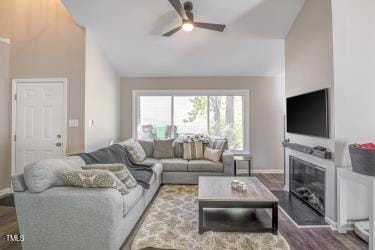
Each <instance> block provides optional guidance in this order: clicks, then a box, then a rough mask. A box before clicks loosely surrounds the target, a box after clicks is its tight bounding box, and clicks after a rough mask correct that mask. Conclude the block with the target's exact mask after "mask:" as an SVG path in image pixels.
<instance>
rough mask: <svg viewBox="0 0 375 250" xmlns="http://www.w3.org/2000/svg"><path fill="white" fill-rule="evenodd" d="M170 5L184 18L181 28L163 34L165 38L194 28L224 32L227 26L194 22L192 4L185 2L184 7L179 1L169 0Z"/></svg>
mask: <svg viewBox="0 0 375 250" xmlns="http://www.w3.org/2000/svg"><path fill="white" fill-rule="evenodd" d="M168 1H169V2H170V4H172V6H173V7H174V8H175V10H176V11H177V13H178V14H179V15H180V17H181V18H182V24H181V26H178V27H177V28H174V29H173V30H171V31H168V32H167V33H165V34H163V36H166V37H169V36H171V35H173V34H174V33H176V32H177V31H180V30H184V31H192V30H193V29H194V27H198V28H202V29H209V30H214V31H219V32H223V31H224V29H225V25H223V24H215V23H200V22H194V15H193V12H192V10H193V3H192V2H185V3H184V5H183V6H182V4H181V2H180V1H179V0H168Z"/></svg>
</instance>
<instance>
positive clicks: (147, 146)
mask: <svg viewBox="0 0 375 250" xmlns="http://www.w3.org/2000/svg"><path fill="white" fill-rule="evenodd" d="M138 142H139V144H140V145H141V146H142V148H143V150H144V151H145V153H146V156H147V157H152V156H153V154H154V141H153V140H138Z"/></svg>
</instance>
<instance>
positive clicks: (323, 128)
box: [286, 89, 329, 138]
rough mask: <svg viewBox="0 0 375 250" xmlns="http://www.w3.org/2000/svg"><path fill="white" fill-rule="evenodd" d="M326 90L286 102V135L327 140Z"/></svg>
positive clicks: (289, 99) (292, 98)
mask: <svg viewBox="0 0 375 250" xmlns="http://www.w3.org/2000/svg"><path fill="white" fill-rule="evenodd" d="M328 117H329V116H328V89H322V90H318V91H314V92H311V93H307V94H303V95H299V96H293V97H289V98H287V100H286V124H287V125H286V127H287V132H288V133H294V134H302V135H310V136H316V137H326V138H329V119H328Z"/></svg>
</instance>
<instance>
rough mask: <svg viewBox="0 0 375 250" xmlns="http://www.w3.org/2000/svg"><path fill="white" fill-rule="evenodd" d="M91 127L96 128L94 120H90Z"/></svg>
mask: <svg viewBox="0 0 375 250" xmlns="http://www.w3.org/2000/svg"><path fill="white" fill-rule="evenodd" d="M89 127H90V128H92V127H94V120H89Z"/></svg>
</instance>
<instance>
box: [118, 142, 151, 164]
mask: <svg viewBox="0 0 375 250" xmlns="http://www.w3.org/2000/svg"><path fill="white" fill-rule="evenodd" d="M120 145H122V146H123V147H125V148H126V149H127V150H128V151H129V153H130V155H131V157H132V158H133V160H134V162H135V163H141V162H142V161H144V160H145V159H146V153H145V151H144V150H143V148H142V146H141V144H139V142H138V141H137V140H134V139H133V138H130V139H128V140H126V141H124V142H121V143H120Z"/></svg>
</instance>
